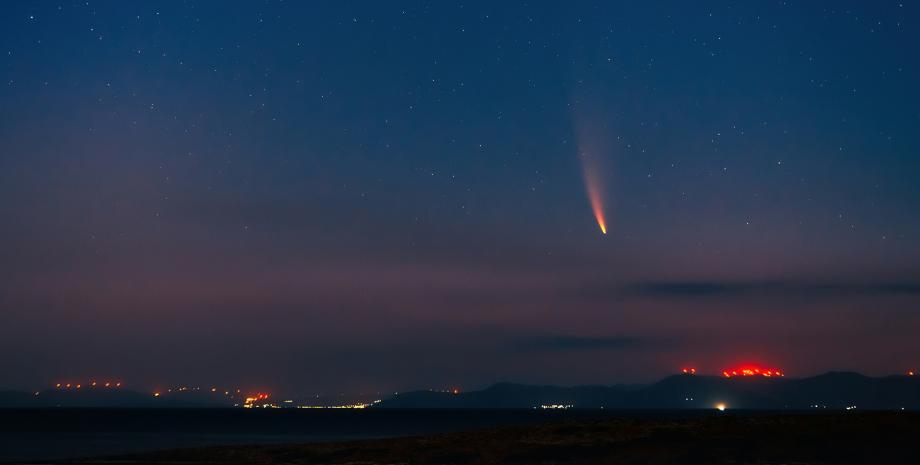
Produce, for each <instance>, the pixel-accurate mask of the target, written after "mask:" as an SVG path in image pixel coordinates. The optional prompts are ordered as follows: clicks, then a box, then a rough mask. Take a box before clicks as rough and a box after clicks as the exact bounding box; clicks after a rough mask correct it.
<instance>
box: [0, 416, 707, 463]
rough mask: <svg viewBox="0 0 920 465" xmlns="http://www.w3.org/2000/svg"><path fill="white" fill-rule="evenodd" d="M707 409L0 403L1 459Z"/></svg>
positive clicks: (335, 437)
mask: <svg viewBox="0 0 920 465" xmlns="http://www.w3.org/2000/svg"><path fill="white" fill-rule="evenodd" d="M712 414H713V413H712V411H710V410H707V411H688V410H681V411H669V410H653V411H638V410H637V411H623V410H620V411H616V410H576V409H572V410H564V411H561V410H560V411H547V410H383V409H366V410H306V409H304V410H298V409H283V410H248V409H247V410H244V409H180V410H166V409H43V410H33V409H9V410H2V409H0V462H3V463H7V462H12V463H27V462H28V461H33V460H55V459H69V458H79V457H97V456H106V455H118V454H125V453H136V452H149V451H155V450H164V449H178V448H190V447H203V446H215V445H235V444H271V443H304V442H319V441H335V440H351V439H366V438H382V437H397V436H411V435H419V434H432V433H443V432H450V431H463V430H472V429H477V428H486V427H492V426H507V425H525V424H534V423H546V422H553V421H564V420H576V419H591V418H605V417H643V418H652V417H695V416H703V415H712Z"/></svg>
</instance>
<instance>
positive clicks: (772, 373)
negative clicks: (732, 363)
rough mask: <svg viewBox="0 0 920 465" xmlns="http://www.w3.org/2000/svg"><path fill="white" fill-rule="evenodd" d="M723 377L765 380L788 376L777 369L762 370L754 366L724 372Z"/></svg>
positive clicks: (744, 366)
mask: <svg viewBox="0 0 920 465" xmlns="http://www.w3.org/2000/svg"><path fill="white" fill-rule="evenodd" d="M722 376H724V377H726V378H734V377H739V376H740V377H744V376H763V377H765V378H773V377H782V376H786V375H785V374H784V373H783V372H782V371H781V370H779V369H776V368H762V367H759V366H753V365H742V366H740V367H737V368H733V369H730V370H724V371H722Z"/></svg>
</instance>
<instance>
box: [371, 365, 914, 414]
mask: <svg viewBox="0 0 920 465" xmlns="http://www.w3.org/2000/svg"><path fill="white" fill-rule="evenodd" d="M552 404H558V405H571V406H573V407H575V408H653V409H657V408H665V409H680V408H695V409H700V408H714V407H715V406H716V405H717V404H725V405H726V406H728V407H729V408H742V409H795V410H804V409H815V408H830V409H842V408H846V407H850V406H855V407H856V408H860V409H901V408H905V409H912V410H916V409H920V379H918V378H915V377H909V376H888V377H882V378H872V377H868V376H863V375H860V374H858V373H844V372H831V373H826V374H823V375H819V376H814V377H810V378H799V379H793V378H775V377H774V378H764V377H734V378H724V377H717V376H697V375H675V376H669V377H667V378H664V379H662V380H661V381H658V382H657V383H653V384H650V385H647V386H641V387H632V386H630V387H627V386H577V387H556V386H529V385H522V384H496V385H493V386H491V387H489V388H486V389H484V390H481V391H472V392H465V393H459V394H452V393H449V392H434V391H413V392H406V393H402V394H398V395H396V396H393V397H392V398H390V399H386V400H384V401H383V402H381V403H379V404H377V405H376V407H375V408H535V407H539V406H541V405H552Z"/></svg>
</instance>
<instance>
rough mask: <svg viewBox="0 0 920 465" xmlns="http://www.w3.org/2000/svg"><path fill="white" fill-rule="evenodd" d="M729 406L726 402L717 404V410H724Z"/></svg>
mask: <svg viewBox="0 0 920 465" xmlns="http://www.w3.org/2000/svg"><path fill="white" fill-rule="evenodd" d="M726 408H727V406H726V405H725V404H716V410H718V411H720V412H724V411H725V409H726Z"/></svg>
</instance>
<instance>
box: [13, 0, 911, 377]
mask: <svg viewBox="0 0 920 465" xmlns="http://www.w3.org/2000/svg"><path fill="white" fill-rule="evenodd" d="M340 3H345V4H340ZM543 3H544V2H528V3H513V2H482V3H475V2H463V3H461V4H453V2H436V1H431V2H406V3H397V2H379V1H367V2H322V3H320V2H297V1H283V2H282V1H251V2H224V1H215V2H192V1H174V2H162V3H155V2H122V1H111V2H101V1H88V2H86V1H78V2H74V1H61V2H38V3H33V2H17V1H9V2H4V3H3V4H2V5H0V12H2V13H0V77H2V82H0V218H2V219H0V387H24V388H25V387H42V386H47V385H49V384H50V383H53V382H55V381H57V380H61V379H89V378H90V377H96V378H112V379H115V378H117V379H120V380H123V381H124V382H125V383H126V385H127V386H133V387H143V388H147V387H155V386H162V385H168V384H182V383H201V384H203V385H213V384H217V385H241V386H267V387H270V388H272V389H277V390H286V391H288V392H298V393H312V392H330V391H344V392H359V391H362V392H363V391H390V390H396V389H406V388H428V387H432V388H443V387H448V386H459V387H462V388H464V389H472V388H477V387H481V386H484V385H486V384H489V383H491V382H496V381H518V382H529V383H551V384H580V383H601V384H609V383H617V382H646V381H653V380H655V379H657V378H660V377H662V376H665V375H668V374H671V373H673V372H676V371H677V370H679V369H680V367H682V366H687V365H693V366H695V367H697V368H698V369H699V370H700V371H701V372H708V373H718V372H720V371H721V370H722V369H723V368H726V367H728V366H731V365H734V364H738V363H746V362H751V363H762V364H765V365H770V366H775V367H781V368H783V369H784V371H785V372H786V373H787V375H788V376H809V375H813V374H817V373H821V372H824V371H827V370H834V369H847V370H858V371H861V372H864V373H867V374H889V373H903V372H904V371H906V370H907V369H908V368H912V367H914V368H915V367H917V366H920V337H918V332H920V313H918V305H920V265H918V263H920V216H918V213H920V209H918V205H920V174H918V169H920V156H918V155H920V132H918V128H920V90H918V89H920V87H918V83H920V60H918V56H920V5H918V4H916V3H913V2H906V1H904V2H903V3H901V2H898V1H893V2H864V1H854V2H842V1H832V2H831V1H829V2H823V3H822V2H805V1H803V2H782V1H764V2H715V3H708V4H705V5H704V4H702V2H685V1H675V2H645V3H647V5H646V4H643V3H642V2H628V3H626V4H613V2H593V3H588V2H586V3H581V2H558V3H556V4H554V5H545V4H543ZM589 189H590V192H589ZM592 197H593V198H594V199H595V201H596V203H597V204H598V206H599V208H598V210H599V211H600V212H601V213H602V214H603V215H604V217H605V221H606V228H607V234H603V233H602V232H601V230H600V228H599V227H598V222H597V220H596V218H595V214H594V212H593V210H592V204H591V201H590V199H591V198H592Z"/></svg>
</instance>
